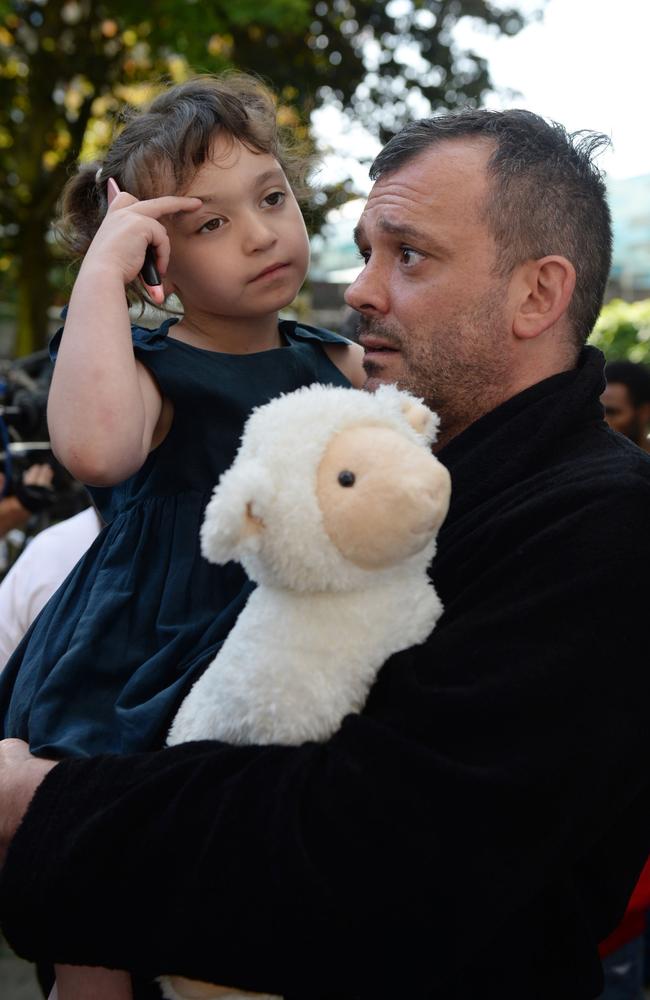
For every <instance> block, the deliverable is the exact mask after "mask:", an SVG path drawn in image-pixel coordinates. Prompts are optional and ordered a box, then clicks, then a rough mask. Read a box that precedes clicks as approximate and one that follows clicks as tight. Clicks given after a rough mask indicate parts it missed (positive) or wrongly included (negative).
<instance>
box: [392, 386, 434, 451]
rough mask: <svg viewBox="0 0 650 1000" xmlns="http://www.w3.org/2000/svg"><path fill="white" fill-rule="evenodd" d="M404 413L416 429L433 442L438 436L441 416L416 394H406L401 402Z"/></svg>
mask: <svg viewBox="0 0 650 1000" xmlns="http://www.w3.org/2000/svg"><path fill="white" fill-rule="evenodd" d="M401 408H402V413H403V414H404V416H405V417H406V419H407V421H408V423H409V424H410V425H411V427H412V428H413V430H414V431H417V433H418V434H421V435H422V437H423V438H426V440H427V441H429V442H430V443H431V444H433V442H434V441H435V440H436V438H437V436H438V427H439V426H440V418H439V416H438V414H437V413H434V412H433V410H430V409H429V407H428V406H425V405H424V403H423V402H422V401H421V400H420V399H416V398H415V396H405V398H404V399H403V400H402V403H401Z"/></svg>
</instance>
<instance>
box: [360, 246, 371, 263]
mask: <svg viewBox="0 0 650 1000" xmlns="http://www.w3.org/2000/svg"><path fill="white" fill-rule="evenodd" d="M357 253H358V255H359V257H361V260H362V261H363V262H364V264H367V263H368V261H369V260H370V250H362V249H361V247H359V249H358V250H357Z"/></svg>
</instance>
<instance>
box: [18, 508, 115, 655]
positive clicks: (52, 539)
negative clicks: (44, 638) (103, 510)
mask: <svg viewBox="0 0 650 1000" xmlns="http://www.w3.org/2000/svg"><path fill="white" fill-rule="evenodd" d="M99 530H100V525H99V518H98V517H97V514H96V513H95V510H94V508H93V507H88V508H87V509H86V510H82V511H81V513H80V514H75V515H74V517H69V518H67V520H65V521H59V522H58V524H53V525H52V526H51V527H50V528H45V529H44V531H41V532H39V534H38V535H36V537H35V538H34V539H33V540H32V541H31V542H30V543H29V545H28V546H27V548H26V549H25V551H24V552H22V553H21V555H20V556H19V557H18V559H17V560H16V562H15V563H14V564H13V566H12V567H11V569H10V570H9V572H8V573H7V575H6V576H5V578H4V580H3V581H2V583H0V670H2V669H4V667H5V664H6V663H7V660H8V659H9V657H10V656H11V654H12V653H13V651H14V649H15V648H16V646H17V645H18V643H19V642H20V640H21V639H22V637H23V636H24V634H25V632H26V631H27V629H28V628H29V626H30V625H31V623H32V622H33V621H34V619H35V618H36V615H37V614H38V613H39V611H40V610H41V608H42V607H43V605H44V604H46V603H47V601H48V600H49V599H50V597H51V596H52V594H53V593H54V591H55V590H57V589H58V587H59V586H60V584H61V583H63V581H64V580H65V578H66V576H67V575H68V573H69V572H70V570H71V569H73V567H74V566H75V565H76V564H77V563H78V562H79V560H80V558H81V557H82V555H83V554H84V552H85V551H86V549H88V548H89V547H90V545H91V544H92V543H93V541H94V540H95V538H96V537H97V535H98V534H99Z"/></svg>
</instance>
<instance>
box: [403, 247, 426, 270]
mask: <svg viewBox="0 0 650 1000" xmlns="http://www.w3.org/2000/svg"><path fill="white" fill-rule="evenodd" d="M399 252H400V257H401V259H402V263H403V264H406V265H407V267H412V266H413V265H414V264H419V263H420V261H421V260H424V254H423V253H420V251H419V250H414V249H413V247H400V250H399Z"/></svg>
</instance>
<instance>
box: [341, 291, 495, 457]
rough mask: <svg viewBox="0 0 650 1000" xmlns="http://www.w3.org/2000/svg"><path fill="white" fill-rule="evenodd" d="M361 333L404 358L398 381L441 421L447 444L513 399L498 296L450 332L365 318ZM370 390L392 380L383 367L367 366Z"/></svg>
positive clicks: (468, 314) (466, 315)
mask: <svg viewBox="0 0 650 1000" xmlns="http://www.w3.org/2000/svg"><path fill="white" fill-rule="evenodd" d="M359 332H360V333H368V334H375V335H376V336H378V337H381V338H382V340H384V341H385V342H386V343H387V345H389V346H391V347H395V348H396V349H397V350H399V352H400V355H401V362H402V364H401V370H400V372H399V374H398V375H397V378H396V379H395V384H396V385H397V387H398V388H400V389H405V390H407V391H408V392H410V393H412V394H413V395H414V396H418V397H420V398H421V399H423V400H424V402H425V403H426V405H427V406H428V407H429V408H430V409H432V410H435V412H436V413H438V414H439V416H440V421H441V428H440V430H441V433H440V442H441V443H444V442H446V441H447V440H449V439H450V438H452V437H455V436H456V434H459V433H460V432H461V431H462V430H464V429H465V428H466V427H468V426H469V425H470V424H472V423H474V421H475V420H477V419H478V418H479V417H481V416H483V415H484V414H485V413H488V412H489V411H490V410H492V409H494V408H495V407H496V406H498V405H499V404H500V403H502V402H503V401H504V400H505V399H507V398H508V389H507V387H508V385H509V382H510V378H511V371H510V362H509V358H508V356H507V354H506V339H505V336H504V332H505V324H504V319H503V309H502V297H501V294H500V293H492V294H490V295H488V296H486V298H485V299H484V300H483V302H482V303H481V304H480V305H479V306H474V307H473V308H472V309H471V310H468V311H467V312H466V313H464V314H463V315H462V316H459V318H458V320H457V321H456V322H454V323H452V324H447V326H446V327H445V329H444V330H436V329H435V328H432V327H430V326H426V325H424V324H423V325H422V326H420V327H419V328H418V329H415V330H412V331H409V333H406V332H405V331H404V330H401V329H399V327H397V326H396V325H395V324H391V323H386V322H384V321H382V320H377V319H373V318H369V317H365V316H362V317H361V320H360V323H359ZM364 368H365V371H366V375H367V376H368V382H367V384H366V386H367V388H368V389H370V390H373V389H375V388H376V387H377V385H379V384H381V383H383V382H386V381H388V379H387V378H386V375H385V374H384V368H383V366H382V365H381V364H375V363H373V362H364Z"/></svg>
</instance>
